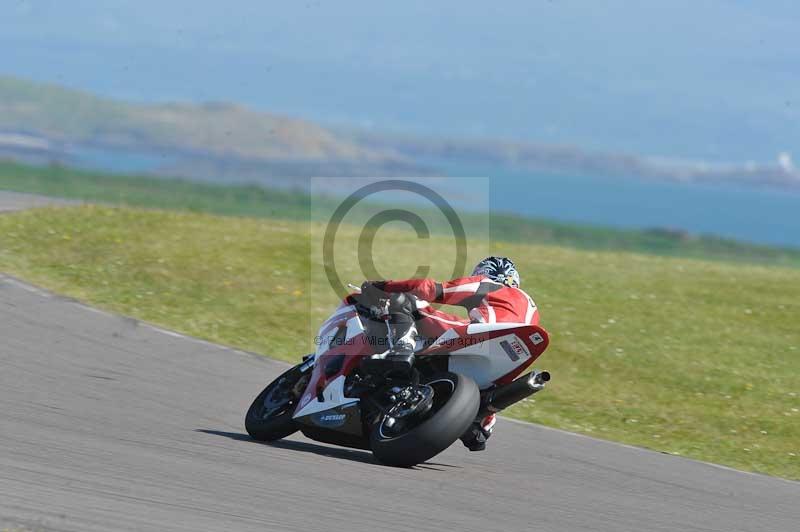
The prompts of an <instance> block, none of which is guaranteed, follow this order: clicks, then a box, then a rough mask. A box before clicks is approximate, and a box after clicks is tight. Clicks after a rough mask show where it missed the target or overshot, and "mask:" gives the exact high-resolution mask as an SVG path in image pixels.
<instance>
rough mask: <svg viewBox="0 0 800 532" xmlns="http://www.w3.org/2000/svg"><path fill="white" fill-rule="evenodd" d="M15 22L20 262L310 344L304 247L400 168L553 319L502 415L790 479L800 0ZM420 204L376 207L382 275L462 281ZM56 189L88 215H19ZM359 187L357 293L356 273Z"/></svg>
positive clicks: (4, 33) (10, 122) (295, 5)
mask: <svg viewBox="0 0 800 532" xmlns="http://www.w3.org/2000/svg"><path fill="white" fill-rule="evenodd" d="M0 13H1V14H0V49H2V53H0V211H5V210H12V209H20V208H23V210H20V212H14V213H4V214H2V215H1V216H0V272H3V274H10V275H14V276H17V277H19V278H21V279H24V280H25V281H27V282H31V283H34V284H36V285H37V286H41V287H44V288H46V289H49V290H53V291H55V292H56V293H59V294H63V295H66V296H69V297H73V298H76V299H78V300H80V301H83V302H85V303H88V304H91V305H92V306H96V307H99V308H103V309H106V310H111V311H114V312H118V313H121V314H123V315H125V316H129V317H132V318H134V319H137V320H143V321H145V322H149V323H154V324H158V325H159V326H161V327H166V328H168V329H171V330H175V331H179V332H181V333H184V334H188V335H191V336H194V337H199V338H203V339H206V340H209V341H212V342H216V343H222V344H226V345H230V346H235V347H237V348H240V349H245V350H249V351H253V352H257V353H264V354H267V355H269V356H271V357H275V358H279V359H282V360H285V361H290V362H292V363H294V362H296V361H297V360H298V359H299V356H301V355H302V354H304V353H308V352H310V351H313V349H314V346H313V345H312V339H313V335H314V332H315V331H316V330H317V328H318V325H319V323H321V322H322V321H323V320H324V319H325V318H326V317H327V316H329V315H330V312H331V309H332V308H333V306H334V305H336V304H337V297H338V296H337V295H336V294H335V293H333V291H331V290H329V288H330V283H328V282H327V281H326V276H325V275H324V274H325V272H326V270H325V269H324V268H325V267H328V266H329V264H328V263H327V262H326V261H324V260H323V259H322V258H321V256H320V255H321V254H318V253H316V252H317V251H318V250H319V248H320V246H321V238H323V236H324V234H325V229H326V223H327V222H328V220H329V218H330V213H331V212H334V210H335V209H337V208H338V207H339V206H340V205H341V203H342V198H341V195H342V194H343V193H344V194H346V193H348V192H350V191H352V190H354V188H353V187H354V186H356V185H358V183H363V182H364V179H366V180H367V181H370V180H375V179H377V178H383V177H403V178H414V180H415V181H416V182H417V183H424V184H425V185H426V186H430V187H431V188H432V189H434V190H437V191H439V193H440V194H442V195H443V196H444V197H446V198H447V200H448V201H449V202H450V203H452V204H453V206H454V207H455V208H456V209H457V210H458V214H459V215H460V216H461V218H462V221H463V223H464V225H465V227H466V229H467V235H468V238H467V239H466V240H467V241H468V243H469V246H470V250H469V251H470V252H471V253H480V254H489V253H493V254H500V255H507V256H510V257H513V258H514V259H515V260H516V261H517V264H518V266H519V269H520V271H521V274H522V278H523V288H524V289H525V290H526V291H528V292H529V293H530V294H531V296H532V297H533V298H534V299H535V301H536V302H537V305H538V306H539V308H540V311H541V314H542V324H543V326H544V327H545V328H547V329H548V331H550V333H551V336H552V339H553V342H552V344H551V347H550V348H549V349H548V352H547V353H546V355H545V356H544V357H543V358H542V359H541V363H542V366H541V367H542V368H545V369H548V370H550V371H552V372H553V375H554V379H553V382H552V383H551V388H550V389H551V391H552V393H551V392H548V394H547V395H544V394H543V395H542V397H541V398H540V397H539V396H537V398H536V399H531V400H530V401H529V402H525V403H521V404H519V405H517V406H516V407H514V409H512V410H510V411H508V412H507V414H508V415H511V416H514V417H517V418H520V419H525V420H529V421H534V422H537V423H543V424H546V425H550V426H555V427H559V428H562V429H566V430H569V431H575V432H581V433H584V434H590V435H593V436H599V437H601V438H606V439H611V440H617V441H623V442H626V443H629V444H633V445H639V446H644V447H649V448H653V449H656V450H659V451H661V452H667V453H672V454H681V455H684V456H690V457H693V458H699V459H703V460H708V461H714V462H718V463H723V464H728V465H731V466H734V467H738V468H742V469H747V470H750V471H760V472H765V473H770V474H775V475H780V476H784V477H788V478H794V479H800V448H799V447H798V442H800V423H797V422H796V418H797V416H800V357H798V353H799V352H800V330H798V327H797V323H798V320H799V319H800V269H798V267H800V216H798V212H800V170H799V169H798V166H797V165H796V163H795V162H794V160H795V157H796V158H799V159H800V154H798V153H799V152H800V40H798V39H797V35H798V27H800V5H798V3H797V2H790V1H788V0H772V1H768V2H758V3H757V2H755V1H753V0H705V1H703V2H690V1H688V0H671V1H669V2H622V1H621V0H602V1H600V0H598V1H592V2H589V1H577V0H553V1H543V0H528V1H508V2H502V3H500V4H499V5H496V4H495V5H493V4H488V3H486V2H483V3H475V2H463V1H455V0H441V1H438V2H423V1H418V0H409V1H406V2H395V3H387V2H356V1H351V0H339V1H337V2H318V1H300V2H271V1H263V0H239V1H230V2H225V3H221V2H208V1H198V0H193V1H188V0H171V1H169V2H163V1H160V2H156V1H154V0H136V1H133V0H103V1H100V0H72V1H70V2H61V1H55V0H7V1H6V2H4V3H3V7H2V11H0ZM334 178H336V179H334ZM476 183H478V185H476ZM9 191H11V192H9ZM20 192H22V193H33V194H35V196H32V195H25V194H19V193H20ZM39 196H49V197H48V198H41V197H39ZM54 197H55V198H61V199H59V200H54V199H53V198H54ZM403 199H404V198H403V197H401V195H399V194H393V195H391V194H390V195H389V197H384V198H377V199H375V201H376V202H377V203H376V205H377V204H380V205H379V206H380V207H381V208H384V207H386V205H388V204H390V203H392V202H394V201H402V200H403ZM425 199H426V198H423V199H422V200H420V201H417V203H416V205H415V207H416V208H415V209H414V212H415V213H419V216H420V217H421V218H423V219H424V220H425V221H429V220H430V221H432V223H430V224H429V227H431V233H432V234H431V235H430V238H429V239H428V238H425V239H423V238H420V237H419V236H418V235H417V234H416V233H415V232H414V230H413V229H412V228H411V227H410V226H409V225H408V224H407V223H402V222H399V221H395V222H392V223H387V224H385V226H380V227H379V228H378V229H375V232H374V233H370V234H371V235H373V236H374V235H375V234H377V235H378V236H377V238H375V241H374V242H375V252H374V253H375V261H374V262H375V264H376V268H375V270H374V271H378V272H380V274H381V275H384V276H387V277H395V278H398V277H402V276H408V275H412V274H413V273H414V271H415V268H416V266H417V265H418V264H420V263H421V264H431V265H432V269H431V275H434V276H437V277H441V276H445V275H451V272H452V271H453V269H454V268H453V257H454V256H456V254H457V252H458V245H457V244H458V242H453V237H452V234H453V231H452V230H451V228H450V224H449V223H448V220H446V219H445V218H442V217H441V213H439V215H440V216H439V222H438V223H437V222H436V220H437V218H436V214H437V213H436V212H435V206H434V205H433V204H431V202H430V201H424V200H425ZM427 199H429V198H427ZM64 200H67V201H68V202H73V201H77V202H79V203H80V202H83V203H88V205H81V206H67V207H63V206H59V207H57V208H49V207H48V208H37V209H27V210H24V207H30V206H40V205H42V204H43V203H46V202H57V203H59V205H60V204H61V203H63V202H64ZM361 207H362V208H363V210H361V211H359V210H358V209H354V210H353V217H352V218H350V219H345V221H344V223H343V225H342V228H341V231H339V233H337V246H341V247H339V248H337V249H338V251H337V253H336V261H338V262H336V267H337V271H338V275H339V276H340V278H341V281H342V282H343V283H346V282H355V283H359V282H360V281H361V280H362V279H363V277H364V276H366V275H368V274H367V273H365V270H364V269H363V268H361V267H360V264H359V262H360V259H361V251H362V250H361V248H360V247H359V246H358V245H356V243H357V242H358V241H359V239H360V238H362V237H363V235H364V233H363V232H361V231H360V229H361V228H360V227H359V224H360V223H361V221H363V220H365V219H367V218H368V217H370V216H372V214H373V211H370V210H369V209H370V208H371V207H374V205H372V206H370V205H365V206H361ZM358 216H361V219H359V218H358ZM354 220H355V221H354ZM437 228H440V229H441V230H437ZM487 234H488V236H490V237H491V238H485V237H486V236H487ZM454 244H456V245H455V246H454ZM322 256H324V255H322ZM471 258H472V260H475V258H474V257H471ZM698 259H700V260H698ZM361 262H362V263H363V261H361ZM315 272H316V273H318V274H319V275H315ZM276 309H277V310H276ZM17 343H19V342H17ZM537 364H538V362H537ZM754 384H755V385H754ZM220 386H229V383H228V382H227V381H224V379H223V380H222V381H220ZM792 420H795V421H792Z"/></svg>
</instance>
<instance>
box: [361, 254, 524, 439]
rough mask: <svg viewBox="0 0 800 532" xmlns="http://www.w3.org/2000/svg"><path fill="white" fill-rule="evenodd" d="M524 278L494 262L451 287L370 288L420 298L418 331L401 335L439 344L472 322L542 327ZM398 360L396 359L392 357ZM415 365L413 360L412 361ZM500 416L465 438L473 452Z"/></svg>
mask: <svg viewBox="0 0 800 532" xmlns="http://www.w3.org/2000/svg"><path fill="white" fill-rule="evenodd" d="M519 282H520V278H519V274H518V273H517V271H516V267H515V266H514V263H513V262H512V261H511V260H510V259H508V258H506V257H488V258H486V259H484V260H482V261H481V262H480V263H478V265H477V266H476V267H475V270H474V272H473V275H472V276H470V277H463V278H460V279H454V280H452V281H447V282H437V281H434V280H432V279H408V280H404V281H377V282H372V283H370V284H371V285H372V286H373V287H374V288H375V289H378V290H381V291H383V292H388V293H395V294H396V293H407V294H412V295H413V296H415V297H416V298H417V299H418V300H419V302H418V303H417V314H418V315H417V320H416V327H414V325H413V323H411V324H409V325H408V329H407V330H406V331H404V332H403V333H401V334H400V336H403V337H405V338H415V337H416V335H417V333H419V334H421V335H422V336H423V337H425V338H428V339H436V338H438V337H439V336H441V335H442V334H444V333H445V332H446V331H447V330H448V329H451V328H453V327H456V326H460V325H468V324H470V323H523V324H526V325H538V324H539V311H538V309H537V308H536V304H535V303H534V302H533V299H531V297H530V296H529V295H528V294H526V293H525V292H523V291H522V290H521V289H520V288H519ZM431 303H434V304H436V303H440V304H444V305H457V306H460V307H464V308H466V309H467V311H468V313H469V318H470V319H469V320H465V319H462V318H460V317H459V316H455V315H453V314H448V313H446V312H443V311H441V310H438V309H435V308H433V307H432V306H430V304H431ZM411 344H412V342H408V343H407V344H405V345H404V344H400V345H399V346H398V347H397V349H398V350H401V351H402V350H404V349H405V352H403V353H402V354H398V355H397V356H399V357H413V355H410V354H409V349H411V350H413V347H411ZM389 356H390V357H391V356H392V355H391V354H390V355H389ZM409 363H410V361H409ZM495 421H496V420H495V416H494V414H492V415H490V416H488V417H486V418H484V419H482V420H476V422H475V423H474V424H473V427H472V428H471V430H470V431H469V432H468V433H467V434H465V435H464V436H463V437H462V441H463V442H464V444H465V445H466V446H467V447H468V448H469V449H470V450H474V451H477V450H483V449H484V448H485V446H486V440H487V439H488V438H489V436H490V435H491V432H492V428H493V426H494V424H495Z"/></svg>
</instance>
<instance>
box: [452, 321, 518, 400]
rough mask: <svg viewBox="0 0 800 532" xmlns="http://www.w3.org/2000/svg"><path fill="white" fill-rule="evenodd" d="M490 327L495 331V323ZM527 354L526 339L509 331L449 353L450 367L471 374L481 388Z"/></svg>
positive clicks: (508, 371) (515, 365)
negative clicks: (503, 334)
mask: <svg viewBox="0 0 800 532" xmlns="http://www.w3.org/2000/svg"><path fill="white" fill-rule="evenodd" d="M471 327H473V325H470V328H471ZM516 327H519V325H516ZM492 330H497V326H496V324H495V326H494V327H492ZM530 357H531V353H530V351H529V350H528V348H527V346H526V345H525V342H523V341H522V340H521V339H520V338H519V337H518V336H517V335H516V334H514V333H510V334H507V335H505V336H499V337H497V338H493V339H491V340H487V341H485V342H481V343H478V344H475V345H469V346H466V347H463V348H461V349H459V350H457V351H453V352H451V353H450V365H449V370H450V371H452V372H454V373H461V374H462V375H467V376H469V377H471V378H472V379H473V380H474V381H475V382H476V383H477V384H478V387H479V388H481V389H484V388H486V387H488V386H489V385H491V384H492V382H494V381H495V380H497V379H499V378H500V377H502V376H503V375H506V374H507V373H510V372H511V371H512V370H514V369H515V368H517V367H518V366H520V365H522V364H524V363H525V361H527V360H528V359H529V358H530Z"/></svg>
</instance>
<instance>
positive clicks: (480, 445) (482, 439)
mask: <svg viewBox="0 0 800 532" xmlns="http://www.w3.org/2000/svg"><path fill="white" fill-rule="evenodd" d="M495 423H497V417H496V416H495V415H494V414H489V415H488V416H486V417H485V418H483V419H476V420H475V421H474V422H473V423H472V425H470V427H469V428H468V429H467V432H465V433H464V434H462V435H461V442H462V443H463V444H464V446H465V447H466V448H467V449H469V450H470V451H483V450H484V449H486V440H488V439H489V438H491V436H492V431H493V430H494V424H495Z"/></svg>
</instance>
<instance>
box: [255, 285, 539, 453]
mask: <svg viewBox="0 0 800 532" xmlns="http://www.w3.org/2000/svg"><path fill="white" fill-rule="evenodd" d="M351 287H352V288H353V289H355V290H356V291H355V292H354V293H352V294H350V295H349V296H348V297H347V298H345V299H344V301H343V302H342V303H341V304H340V305H339V307H338V308H337V309H336V310H335V311H334V313H333V314H332V315H331V316H330V317H329V318H328V319H327V320H326V321H325V322H324V323H323V324H322V325H321V327H320V329H319V332H318V334H317V337H316V340H317V342H316V343H317V348H316V352H315V353H313V354H310V355H306V356H305V357H303V359H302V361H301V362H300V363H299V364H297V365H296V366H294V367H292V368H290V369H289V370H287V371H286V372H284V373H283V374H282V375H280V376H279V377H278V378H277V379H275V380H274V381H273V382H272V383H270V384H269V385H268V386H267V387H266V388H264V390H263V391H262V392H261V393H260V394H259V395H258V396H257V397H256V399H255V400H254V401H253V404H252V405H251V406H250V408H249V410H248V411H247V415H246V416H245V427H246V429H247V432H248V433H249V434H250V436H251V437H252V438H254V439H255V440H259V441H275V440H278V439H281V438H285V437H287V436H289V435H290V434H293V433H294V432H296V431H298V430H300V431H301V432H302V433H303V434H304V435H305V436H306V437H308V438H311V439H313V440H316V441H320V442H323V443H330V444H335V445H341V446H345V447H352V448H357V449H365V450H371V451H372V453H373V455H374V456H375V458H377V460H378V461H379V462H381V463H383V464H386V465H390V466H399V467H411V466H414V465H416V464H420V463H422V462H425V461H426V460H429V459H430V458H433V457H434V456H436V455H437V454H439V453H440V452H442V451H444V450H445V449H447V448H448V447H449V446H450V445H451V444H453V443H454V442H455V441H456V440H458V439H459V437H461V436H462V435H463V434H465V432H467V430H468V429H469V428H470V426H471V425H472V423H473V422H474V421H476V420H478V419H482V418H483V417H485V416H487V415H489V414H490V413H493V412H499V411H500V410H503V409H504V408H507V407H509V406H510V405H512V404H514V403H516V402H518V401H521V400H522V399H525V398H526V397H528V396H530V395H531V394H534V393H536V392H538V391H540V390H542V389H543V388H544V386H545V383H546V382H547V381H549V380H550V374H549V373H548V372H546V371H532V372H530V373H528V374H526V375H524V376H522V377H519V375H520V374H521V373H522V372H523V371H524V370H525V369H526V368H528V367H529V366H530V365H531V364H533V362H534V361H535V360H536V359H537V358H538V357H539V356H540V355H541V354H542V353H543V352H544V350H545V349H546V348H547V345H548V342H549V339H548V335H547V332H546V331H545V330H544V329H542V328H541V327H538V326H535V325H526V324H514V323H472V324H468V325H467V324H464V325H457V326H455V327H453V328H452V329H449V330H447V331H446V332H445V333H444V334H443V335H442V336H440V337H439V338H435V339H424V338H420V339H419V340H418V342H417V348H416V351H415V357H414V364H413V368H412V369H411V371H410V372H409V371H407V370H406V371H393V368H392V367H391V365H387V366H385V369H384V371H382V372H380V371H379V372H376V371H375V370H374V365H375V364H374V363H373V364H372V366H373V367H370V366H369V364H370V362H374V361H375V360H376V359H375V357H373V355H376V354H378V353H383V352H385V351H386V350H387V347H389V348H391V346H392V340H393V339H392V327H391V323H390V316H389V304H390V303H389V301H388V299H387V300H381V301H378V302H377V304H372V305H370V304H365V302H364V301H363V298H361V297H360V296H361V294H360V292H358V291H357V287H355V286H352V285H351ZM416 305H417V307H418V308H422V307H423V306H426V305H427V302H424V301H417V302H416ZM387 344H388V346H387ZM367 368H369V370H367Z"/></svg>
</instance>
